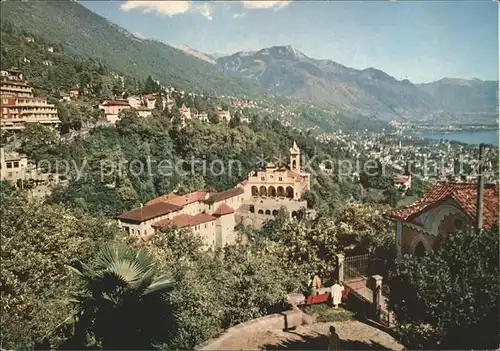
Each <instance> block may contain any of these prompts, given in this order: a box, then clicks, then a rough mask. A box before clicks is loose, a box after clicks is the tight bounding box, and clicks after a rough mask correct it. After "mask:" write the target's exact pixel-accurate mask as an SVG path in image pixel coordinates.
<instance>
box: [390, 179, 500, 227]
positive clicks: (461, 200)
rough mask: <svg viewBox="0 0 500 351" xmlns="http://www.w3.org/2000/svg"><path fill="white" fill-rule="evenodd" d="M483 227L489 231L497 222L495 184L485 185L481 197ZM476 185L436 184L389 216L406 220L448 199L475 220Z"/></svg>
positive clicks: (497, 204)
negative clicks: (420, 196) (416, 199)
mask: <svg viewBox="0 0 500 351" xmlns="http://www.w3.org/2000/svg"><path fill="white" fill-rule="evenodd" d="M483 196H484V197H483V199H484V200H483V201H484V202H483V226H484V228H485V229H486V230H488V231H489V230H491V229H493V227H494V226H495V225H498V222H499V209H498V206H499V199H498V197H499V193H498V186H497V184H485V186H484V195H483ZM476 197H477V184H475V183H454V182H436V183H434V184H432V185H431V187H430V188H429V190H427V192H426V193H425V194H424V196H422V198H420V199H419V200H418V201H416V202H415V203H413V204H411V205H410V206H407V207H403V208H400V209H397V210H394V211H392V212H391V213H390V214H389V216H390V217H393V218H398V219H402V220H408V219H411V218H413V217H415V216H416V215H418V214H419V213H421V212H423V211H424V210H426V209H427V208H428V207H429V206H431V205H433V204H435V203H437V202H439V201H442V200H445V199H448V198H452V199H454V200H455V201H456V202H457V203H458V204H459V205H460V207H461V208H462V209H463V211H464V212H465V213H466V214H467V215H469V217H470V218H471V219H473V220H475V218H476Z"/></svg>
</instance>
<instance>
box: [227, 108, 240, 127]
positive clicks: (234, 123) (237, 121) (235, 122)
mask: <svg viewBox="0 0 500 351" xmlns="http://www.w3.org/2000/svg"><path fill="white" fill-rule="evenodd" d="M240 124H241V116H240V112H239V111H236V112H235V113H234V115H233V116H232V118H231V120H230V121H229V127H230V128H236V127H238V126H239V125H240Z"/></svg>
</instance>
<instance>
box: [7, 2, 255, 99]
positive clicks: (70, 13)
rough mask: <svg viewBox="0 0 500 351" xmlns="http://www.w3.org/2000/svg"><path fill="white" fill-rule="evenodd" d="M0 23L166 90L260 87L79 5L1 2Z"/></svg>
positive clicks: (247, 91)
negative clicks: (150, 79) (151, 80)
mask: <svg viewBox="0 0 500 351" xmlns="http://www.w3.org/2000/svg"><path fill="white" fill-rule="evenodd" d="M0 6H1V7H0V8H1V18H2V22H3V21H5V20H8V21H10V22H11V23H12V24H13V25H14V26H16V27H18V28H22V29H23V30H24V31H26V32H29V33H36V35H37V36H38V37H40V38H43V39H45V40H48V41H50V42H51V43H52V44H53V45H55V46H56V47H59V48H61V49H62V50H64V51H65V52H66V53H68V54H70V55H74V56H75V57H79V58H84V59H89V58H90V59H95V60H97V61H99V62H101V63H102V64H103V65H105V66H106V67H107V69H108V70H110V71H114V72H116V73H119V74H122V75H130V76H137V77H139V78H141V79H145V78H146V77H147V76H148V75H152V76H153V77H154V78H155V79H158V80H159V81H160V82H161V83H162V84H164V85H170V86H175V87H178V88H180V89H186V90H190V91H199V92H207V91H208V92H211V93H214V94H218V95H237V96H249V97H259V96H263V93H262V92H263V90H262V89H261V88H260V87H258V86H257V85H256V84H253V83H251V82H248V81H245V80H243V79H238V78H234V77H228V76H226V75H225V74H224V73H223V72H222V71H221V70H219V69H217V68H216V67H215V66H214V65H211V64H210V63H208V62H205V61H203V60H200V59H197V58H195V57H193V56H190V55H186V54H184V53H183V52H182V51H180V50H177V49H175V48H173V47H170V46H168V45H165V44H163V43H161V42H158V41H154V40H143V39H139V38H136V37H135V36H134V35H132V34H131V33H129V32H127V31H126V30H124V29H123V28H121V27H118V26H116V25H115V24H113V23H110V22H109V21H108V20H106V19H105V18H103V17H101V16H99V15H97V14H95V13H93V12H92V11H90V10H88V9H87V8H85V7H84V6H82V5H80V4H79V3H78V2H75V1H68V0H63V1H47V2H41V1H2V3H1V4H0Z"/></svg>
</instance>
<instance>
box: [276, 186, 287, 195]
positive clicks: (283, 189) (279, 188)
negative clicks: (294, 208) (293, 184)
mask: <svg viewBox="0 0 500 351" xmlns="http://www.w3.org/2000/svg"><path fill="white" fill-rule="evenodd" d="M285 195H286V194H285V188H283V187H282V186H279V187H278V196H279V197H285Z"/></svg>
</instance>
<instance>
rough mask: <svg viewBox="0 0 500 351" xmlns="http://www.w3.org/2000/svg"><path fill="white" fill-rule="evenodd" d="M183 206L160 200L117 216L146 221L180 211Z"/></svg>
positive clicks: (129, 219)
mask: <svg viewBox="0 0 500 351" xmlns="http://www.w3.org/2000/svg"><path fill="white" fill-rule="evenodd" d="M181 208H182V207H181V206H176V205H172V204H168V203H165V202H159V203H154V204H151V205H146V206H144V207H139V208H136V209H133V210H131V211H128V212H125V213H122V214H121V215H119V216H118V217H117V218H118V219H123V220H128V221H134V222H144V221H147V220H149V219H153V218H156V217H160V216H163V215H166V214H169V213H171V212H175V211H178V210H180V209H181Z"/></svg>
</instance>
